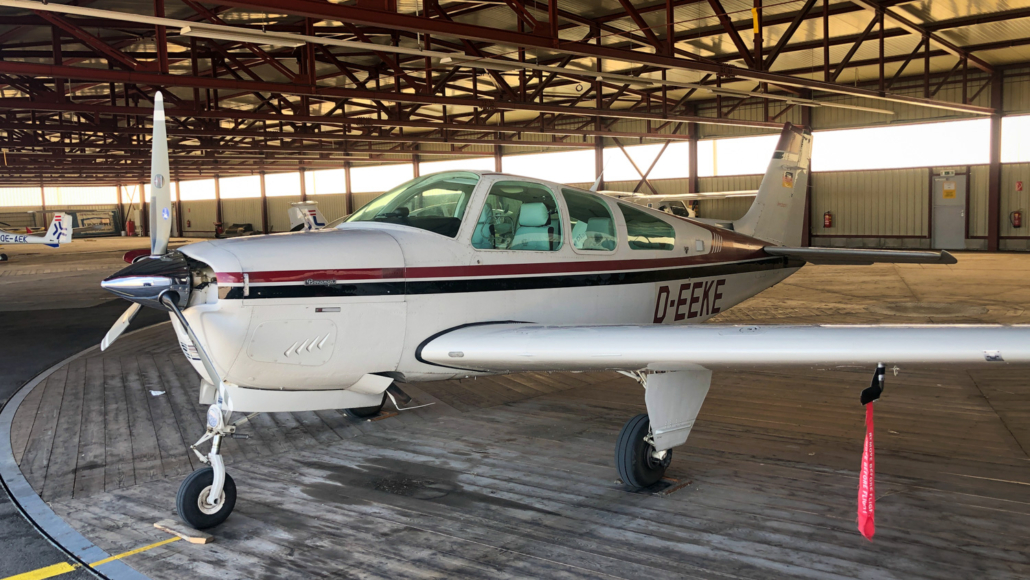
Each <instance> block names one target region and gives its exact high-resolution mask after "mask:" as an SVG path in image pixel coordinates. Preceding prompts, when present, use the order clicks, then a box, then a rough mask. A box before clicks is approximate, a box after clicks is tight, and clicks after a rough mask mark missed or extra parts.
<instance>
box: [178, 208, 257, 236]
mask: <svg viewBox="0 0 1030 580" xmlns="http://www.w3.org/2000/svg"><path fill="white" fill-rule="evenodd" d="M215 217H216V213H215V200H213V199H201V200H195V201H183V202H182V234H183V236H185V237H212V236H214V235H215ZM259 223H260V222H259Z"/></svg>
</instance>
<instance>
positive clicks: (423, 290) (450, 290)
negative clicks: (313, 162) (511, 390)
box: [225, 257, 804, 300]
mask: <svg viewBox="0 0 1030 580" xmlns="http://www.w3.org/2000/svg"><path fill="white" fill-rule="evenodd" d="M803 265H804V262H802V261H799V260H792V259H790V258H786V257H775V258H762V259H759V260H753V261H747V262H726V263H721V264H706V265H702V266H690V267H687V268H672V269H667V270H644V271H637V272H601V273H593V274H555V275H548V276H513V277H510V278H459V279H441V280H406V281H396V282H361V283H357V284H348V283H342V284H332V285H312V286H304V285H269V286H255V285H251V286H250V294H249V295H248V296H247V297H246V298H247V300H260V299H263V298H327V297H348V296H396V295H401V294H413V295H422V294H455V293H466V292H506V291H511V290H547V289H555V288H582V287H588V286H617V285H622V284H654V283H657V282H666V281H669V280H684V279H687V278H710V277H714V276H727V275H731V274H746V273H750V272H764V271H768V270H781V269H784V268H800V267H801V266H803ZM225 299H227V300H241V299H243V287H242V286H233V287H232V288H230V289H229V292H228V293H227V294H226V296H225Z"/></svg>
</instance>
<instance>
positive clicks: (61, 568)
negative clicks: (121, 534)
mask: <svg viewBox="0 0 1030 580" xmlns="http://www.w3.org/2000/svg"><path fill="white" fill-rule="evenodd" d="M181 539H182V538H179V537H173V538H168V539H167V540H161V541H160V542H154V543H153V544H150V545H149V546H143V547H142V548H136V549H135V550H129V551H128V552H122V553H121V554H118V555H116V556H111V557H110V558H104V559H103V560H98V561H96V562H93V563H92V564H90V565H89V567H90V568H94V569H95V568H96V567H97V566H103V565H104V564H107V563H109V562H114V561H115V560H121V559H122V558H128V557H129V556H135V555H136V554H140V553H142V552H146V551H147V550H152V549H154V548H157V547H159V546H164V545H165V544H171V543H172V542H175V541H177V540H181ZM82 567H83V566H82V564H78V563H75V564H70V563H68V562H61V563H60V564H54V565H53V566H47V567H45V568H38V569H36V570H32V571H30V572H23V573H21V574H15V575H14V576H8V577H7V578H3V579H0V580H43V578H53V577H54V576H60V575H62V574H67V573H69V572H74V571H76V570H78V569H79V568H82Z"/></svg>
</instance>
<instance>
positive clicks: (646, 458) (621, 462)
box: [615, 413, 672, 488]
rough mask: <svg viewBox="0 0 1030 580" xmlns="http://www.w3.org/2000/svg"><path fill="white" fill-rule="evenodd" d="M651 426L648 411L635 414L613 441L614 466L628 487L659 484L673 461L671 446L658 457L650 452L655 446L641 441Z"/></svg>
mask: <svg viewBox="0 0 1030 580" xmlns="http://www.w3.org/2000/svg"><path fill="white" fill-rule="evenodd" d="M650 429H651V421H650V420H649V419H648V417H647V414H646V413H644V414H640V415H637V416H636V417H633V418H632V419H630V420H629V421H626V424H625V425H623V427H622V431H620V432H619V438H618V439H617V440H616V442H615V468H616V469H617V470H618V471H619V477H621V478H622V482H623V483H625V484H626V485H628V486H630V487H636V488H644V487H648V486H651V485H654V484H655V483H658V480H659V479H661V478H662V476H663V475H665V469H666V468H667V467H669V463H670V462H671V461H672V450H671V449H669V450H668V451H666V453H665V458H664V459H661V460H658V459H655V458H654V457H653V456H652V455H651V452H652V451H654V447H653V446H652V445H651V444H650V443H648V442H647V441H645V440H644V438H645V437H647V435H648V433H649V432H650Z"/></svg>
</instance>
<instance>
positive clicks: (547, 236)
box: [472, 181, 562, 252]
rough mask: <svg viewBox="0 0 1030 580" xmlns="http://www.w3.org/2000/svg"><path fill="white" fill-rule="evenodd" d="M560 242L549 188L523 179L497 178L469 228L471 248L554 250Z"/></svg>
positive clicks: (560, 234) (560, 238) (554, 207)
mask: <svg viewBox="0 0 1030 580" xmlns="http://www.w3.org/2000/svg"><path fill="white" fill-rule="evenodd" d="M561 245H562V226H561V216H560V214H559V212H558V204H557V202H556V201H555V198H554V193H552V192H551V190H550V189H549V188H547V187H545V186H543V185H540V184H537V183H529V182H525V181H498V182H497V183H495V184H494V185H493V187H491V188H490V194H489V195H487V197H486V203H485V204H484V205H483V209H482V211H480V213H479V217H478V219H477V221H476V227H475V229H474V230H473V231H472V247H474V248H478V249H480V250H523V251H536V252H554V251H557V250H558V249H559V248H561Z"/></svg>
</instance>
